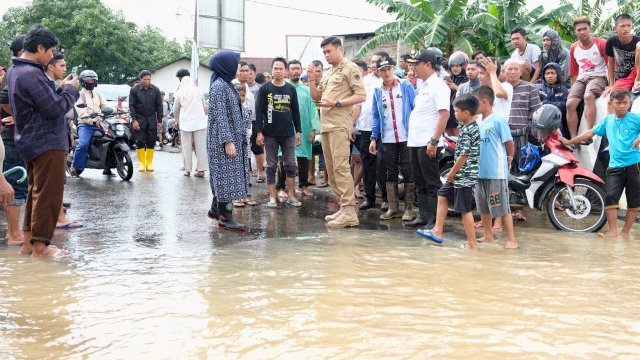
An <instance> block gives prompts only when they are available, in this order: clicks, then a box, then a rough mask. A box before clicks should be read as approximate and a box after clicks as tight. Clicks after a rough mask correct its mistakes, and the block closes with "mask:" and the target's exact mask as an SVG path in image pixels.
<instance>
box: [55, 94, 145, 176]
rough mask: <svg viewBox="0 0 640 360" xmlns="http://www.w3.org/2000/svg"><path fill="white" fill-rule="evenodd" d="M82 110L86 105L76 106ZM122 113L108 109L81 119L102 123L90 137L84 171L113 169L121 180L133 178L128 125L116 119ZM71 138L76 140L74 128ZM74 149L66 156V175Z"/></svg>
mask: <svg viewBox="0 0 640 360" xmlns="http://www.w3.org/2000/svg"><path fill="white" fill-rule="evenodd" d="M77 106H78V107H79V108H84V107H86V106H87V105H86V104H79V105H77ZM121 113H122V111H120V110H118V111H117V112H115V113H114V112H113V109H112V108H110V107H105V108H104V109H102V113H95V114H92V115H86V116H84V117H83V118H85V119H87V118H98V117H101V118H102V119H103V121H102V122H101V123H100V125H99V126H100V129H101V130H102V131H99V130H94V132H93V136H92V137H91V143H90V145H89V149H88V151H87V157H88V159H87V164H86V165H85V169H100V170H111V169H113V168H115V169H116V170H117V172H118V175H119V176H120V178H122V180H125V181H128V180H130V179H131V177H132V176H133V161H131V156H129V150H131V149H130V148H129V145H128V143H129V137H130V130H129V127H128V124H127V123H126V122H124V121H122V120H121V119H118V118H116V116H118V115H120V114H121ZM73 136H74V138H75V139H78V133H77V129H76V128H74V130H73ZM74 152H75V149H72V150H71V151H70V152H69V155H68V156H67V173H69V174H71V172H70V169H71V165H72V164H73V156H74Z"/></svg>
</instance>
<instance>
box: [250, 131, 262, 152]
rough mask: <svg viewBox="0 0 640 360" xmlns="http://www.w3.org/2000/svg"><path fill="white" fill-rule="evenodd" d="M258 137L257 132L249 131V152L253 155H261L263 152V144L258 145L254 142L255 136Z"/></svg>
mask: <svg viewBox="0 0 640 360" xmlns="http://www.w3.org/2000/svg"><path fill="white" fill-rule="evenodd" d="M257 137H258V133H256V132H252V133H251V139H250V140H251V152H252V153H253V155H262V154H264V146H260V145H258V144H257V143H256V138H257Z"/></svg>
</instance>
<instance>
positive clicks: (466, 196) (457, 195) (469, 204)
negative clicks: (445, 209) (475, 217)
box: [438, 182, 474, 214]
mask: <svg viewBox="0 0 640 360" xmlns="http://www.w3.org/2000/svg"><path fill="white" fill-rule="evenodd" d="M438 196H442V197H446V198H447V200H448V201H449V202H450V203H453V209H454V210H455V212H457V213H460V214H464V213H468V212H471V211H473V207H474V206H473V188H472V187H460V188H454V187H453V183H450V182H445V183H444V184H443V185H442V186H441V187H440V189H439V190H438Z"/></svg>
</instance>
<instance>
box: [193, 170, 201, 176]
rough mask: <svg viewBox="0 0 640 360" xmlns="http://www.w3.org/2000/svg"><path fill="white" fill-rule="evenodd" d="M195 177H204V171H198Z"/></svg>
mask: <svg viewBox="0 0 640 360" xmlns="http://www.w3.org/2000/svg"><path fill="white" fill-rule="evenodd" d="M193 176H195V177H204V171H202V170H196V172H195V173H194V174H193Z"/></svg>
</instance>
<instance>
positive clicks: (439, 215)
mask: <svg viewBox="0 0 640 360" xmlns="http://www.w3.org/2000/svg"><path fill="white" fill-rule="evenodd" d="M478 105H479V104H478V98H476V97H475V96H473V95H471V94H464V95H460V96H459V97H458V98H456V100H455V101H454V102H453V109H454V110H455V116H456V119H457V120H458V122H460V123H461V124H462V129H461V131H460V136H459V137H458V144H457V147H456V153H455V160H454V161H455V163H454V164H453V167H452V168H451V171H449V173H448V174H447V179H446V180H447V181H446V182H445V183H444V185H442V187H441V188H440V190H438V207H437V211H436V224H435V226H434V227H433V229H431V230H429V229H425V228H423V229H420V230H418V235H421V236H424V237H426V238H429V239H430V240H433V241H434V242H436V243H442V242H443V240H442V238H441V237H442V233H443V232H444V222H445V220H446V218H447V212H448V210H449V202H450V201H451V202H453V204H454V209H455V211H456V212H458V213H460V214H461V215H462V224H463V225H464V232H465V234H466V235H467V247H468V248H470V249H474V248H477V247H478V243H477V241H476V231H475V229H474V227H473V214H472V213H471V211H473V188H474V186H475V184H476V182H477V181H478V157H479V156H480V129H479V128H478V123H476V120H475V118H476V112H477V111H478Z"/></svg>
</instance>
